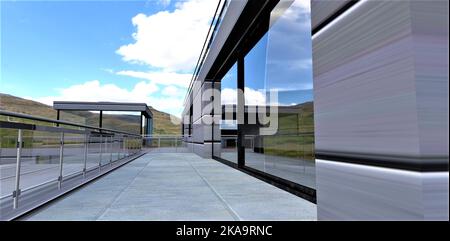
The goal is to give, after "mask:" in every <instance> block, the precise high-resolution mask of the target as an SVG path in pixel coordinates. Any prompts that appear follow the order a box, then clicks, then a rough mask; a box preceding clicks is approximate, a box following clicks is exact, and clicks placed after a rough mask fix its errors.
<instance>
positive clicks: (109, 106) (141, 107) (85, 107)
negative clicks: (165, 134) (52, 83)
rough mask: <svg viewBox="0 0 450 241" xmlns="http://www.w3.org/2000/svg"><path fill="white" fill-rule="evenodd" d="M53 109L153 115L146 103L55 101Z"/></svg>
mask: <svg viewBox="0 0 450 241" xmlns="http://www.w3.org/2000/svg"><path fill="white" fill-rule="evenodd" d="M53 109H55V110H78V111H130V112H133V111H136V112H141V113H142V114H143V115H144V116H145V117H146V118H152V117H153V114H152V112H151V111H150V109H149V108H148V106H147V104H145V103H128V102H80V101H54V102H53Z"/></svg>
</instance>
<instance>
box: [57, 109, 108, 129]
mask: <svg viewBox="0 0 450 241" xmlns="http://www.w3.org/2000/svg"><path fill="white" fill-rule="evenodd" d="M59 115H60V116H59V119H60V120H64V121H69V122H73V123H77V124H82V125H88V126H94V127H98V126H99V123H100V111H78V110H61V111H60V113H59Z"/></svg>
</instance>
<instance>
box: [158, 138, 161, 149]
mask: <svg viewBox="0 0 450 241" xmlns="http://www.w3.org/2000/svg"><path fill="white" fill-rule="evenodd" d="M158 151H161V137H160V136H158Z"/></svg>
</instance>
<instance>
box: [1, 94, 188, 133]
mask: <svg viewBox="0 0 450 241" xmlns="http://www.w3.org/2000/svg"><path fill="white" fill-rule="evenodd" d="M0 109H1V110H6V111H12V112H18V113H25V114H29V115H35V116H41V117H46V118H51V119H56V110H54V109H53V108H52V107H51V106H48V105H45V104H42V103H39V102H36V101H32V100H27V99H23V98H19V97H15V96H12V95H7V94H2V93H0ZM150 109H151V111H152V113H153V118H154V120H153V134H180V131H181V129H180V128H181V127H180V125H174V124H172V122H171V121H170V115H169V114H167V113H164V112H161V111H158V110H155V109H153V108H152V107H150ZM96 116H97V114H95V113H91V112H79V113H75V112H72V113H70V114H69V113H64V114H63V119H64V120H68V121H72V122H83V123H84V121H85V119H88V121H87V124H92V125H95V126H96V124H95V122H94V121H90V120H93V119H96ZM0 119H1V120H5V119H6V118H4V117H0ZM135 119H136V118H135V117H134V116H131V115H121V116H117V115H107V114H104V120H103V121H104V122H103V126H104V127H112V126H120V128H121V129H123V130H129V129H134V130H135V128H136V124H134V123H130V120H133V121H134V120H135Z"/></svg>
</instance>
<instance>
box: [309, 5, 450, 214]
mask: <svg viewBox="0 0 450 241" xmlns="http://www.w3.org/2000/svg"><path fill="white" fill-rule="evenodd" d="M328 2H329V1H326V0H324V1H322V0H314V1H313V4H312V16H313V17H312V19H313V24H314V22H320V21H324V20H317V19H321V18H322V16H330V15H329V14H325V13H327V12H328V13H331V12H339V9H337V8H339V7H340V4H331V5H327V4H326V3H328ZM331 6H333V7H335V8H336V9H334V10H333V9H330V8H331ZM314 19H316V20H314ZM327 21H328V24H327V25H326V26H323V27H322V28H321V29H320V30H319V31H318V32H317V33H315V35H314V36H313V69H314V99H315V103H314V108H315V128H316V130H315V133H316V154H317V157H318V159H319V160H317V166H316V171H317V204H318V218H319V219H322V220H324V219H325V220H329V219H332V220H336V219H345V220H348V219H363V220H373V219H375V220H378V219H407V220H411V219H412V220H420V219H448V54H447V53H448V1H440V0H430V1H372V0H361V1H358V2H357V3H356V4H354V5H353V6H352V7H350V8H348V9H346V10H345V11H343V12H342V13H341V14H340V15H339V16H334V19H332V20H331V21H330V19H328V20H327ZM316 24H317V23H316ZM349 162H350V163H349Z"/></svg>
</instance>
